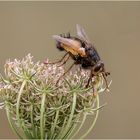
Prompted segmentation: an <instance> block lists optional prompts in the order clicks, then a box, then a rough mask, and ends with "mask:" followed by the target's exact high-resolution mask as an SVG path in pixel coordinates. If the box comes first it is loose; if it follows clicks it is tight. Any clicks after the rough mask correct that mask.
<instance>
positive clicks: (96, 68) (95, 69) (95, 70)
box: [94, 63, 104, 73]
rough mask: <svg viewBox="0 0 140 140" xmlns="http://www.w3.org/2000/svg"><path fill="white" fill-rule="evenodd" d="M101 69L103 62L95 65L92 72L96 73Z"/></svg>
mask: <svg viewBox="0 0 140 140" xmlns="http://www.w3.org/2000/svg"><path fill="white" fill-rule="evenodd" d="M103 69H104V64H103V63H100V64H98V65H96V66H95V68H94V72H96V73H98V72H101V71H103Z"/></svg>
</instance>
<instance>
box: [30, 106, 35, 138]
mask: <svg viewBox="0 0 140 140" xmlns="http://www.w3.org/2000/svg"><path fill="white" fill-rule="evenodd" d="M30 117H31V126H32V131H33V137H34V138H36V132H35V126H34V118H33V104H31V112H30Z"/></svg>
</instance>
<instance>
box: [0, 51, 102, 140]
mask: <svg viewBox="0 0 140 140" xmlns="http://www.w3.org/2000/svg"><path fill="white" fill-rule="evenodd" d="M32 58H33V57H32V56H31V55H30V54H29V55H27V56H26V57H25V58H23V59H22V60H17V59H15V60H14V61H10V60H9V61H7V62H6V64H5V67H4V69H5V76H4V77H3V76H1V79H0V100H2V103H1V104H0V107H4V108H5V109H6V113H7V118H8V121H9V124H10V126H11V128H12V129H13V131H14V132H15V133H16V134H17V135H18V136H19V137H20V138H28V139H32V138H34V139H45V138H47V139H67V138H72V137H75V136H76V135H77V134H78V133H79V131H80V129H81V128H82V126H83V125H84V122H85V120H86V118H87V116H88V115H90V114H91V115H93V122H92V123H91V126H90V127H89V129H88V130H87V131H86V132H85V133H84V134H83V136H81V137H82V138H83V137H85V136H86V135H87V134H88V133H89V132H90V131H91V129H92V128H93V126H94V124H95V122H96V119H97V116H98V111H99V108H100V106H99V97H98V93H99V92H103V91H104V89H103V78H102V76H101V75H99V76H96V77H94V79H93V80H92V82H91V84H90V86H89V87H88V88H85V85H86V83H87V79H88V76H89V71H86V70H83V69H80V68H79V67H78V66H77V67H76V70H75V71H70V72H69V73H68V74H66V76H65V77H63V78H62V79H61V80H60V81H59V84H58V86H56V84H55V83H56V81H57V80H58V78H59V77H60V76H61V75H62V74H63V73H64V67H63V66H61V67H58V66H57V65H55V64H54V65H50V64H48V65H44V64H43V63H40V62H36V63H34V62H33V60H32ZM93 88H94V91H95V93H96V95H97V96H96V98H95V97H94V96H93ZM21 132H23V134H24V135H22V133H21Z"/></svg>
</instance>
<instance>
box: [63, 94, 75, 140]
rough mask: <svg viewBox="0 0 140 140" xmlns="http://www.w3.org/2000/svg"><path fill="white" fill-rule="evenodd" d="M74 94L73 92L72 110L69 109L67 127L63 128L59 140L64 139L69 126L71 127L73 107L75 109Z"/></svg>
mask: <svg viewBox="0 0 140 140" xmlns="http://www.w3.org/2000/svg"><path fill="white" fill-rule="evenodd" d="M76 97H77V95H76V93H75V92H74V93H73V102H72V109H71V114H70V116H69V119H68V122H67V125H66V127H65V128H64V131H63V133H62V135H61V138H63V137H65V135H66V134H67V132H68V131H69V129H70V126H71V122H72V119H73V115H74V111H75V107H76Z"/></svg>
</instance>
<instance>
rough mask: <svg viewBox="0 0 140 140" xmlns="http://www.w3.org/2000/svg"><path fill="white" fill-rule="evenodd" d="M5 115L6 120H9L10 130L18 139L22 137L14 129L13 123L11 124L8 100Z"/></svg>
mask: <svg viewBox="0 0 140 140" xmlns="http://www.w3.org/2000/svg"><path fill="white" fill-rule="evenodd" d="M6 115H7V119H8V122H9V124H10V127H11V129H12V131H13V132H14V133H15V134H16V135H17V136H18V137H19V138H20V139H23V138H22V136H21V135H20V134H19V133H18V132H17V130H16V129H15V127H14V126H13V124H12V121H11V116H10V111H9V105H8V102H7V103H6Z"/></svg>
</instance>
